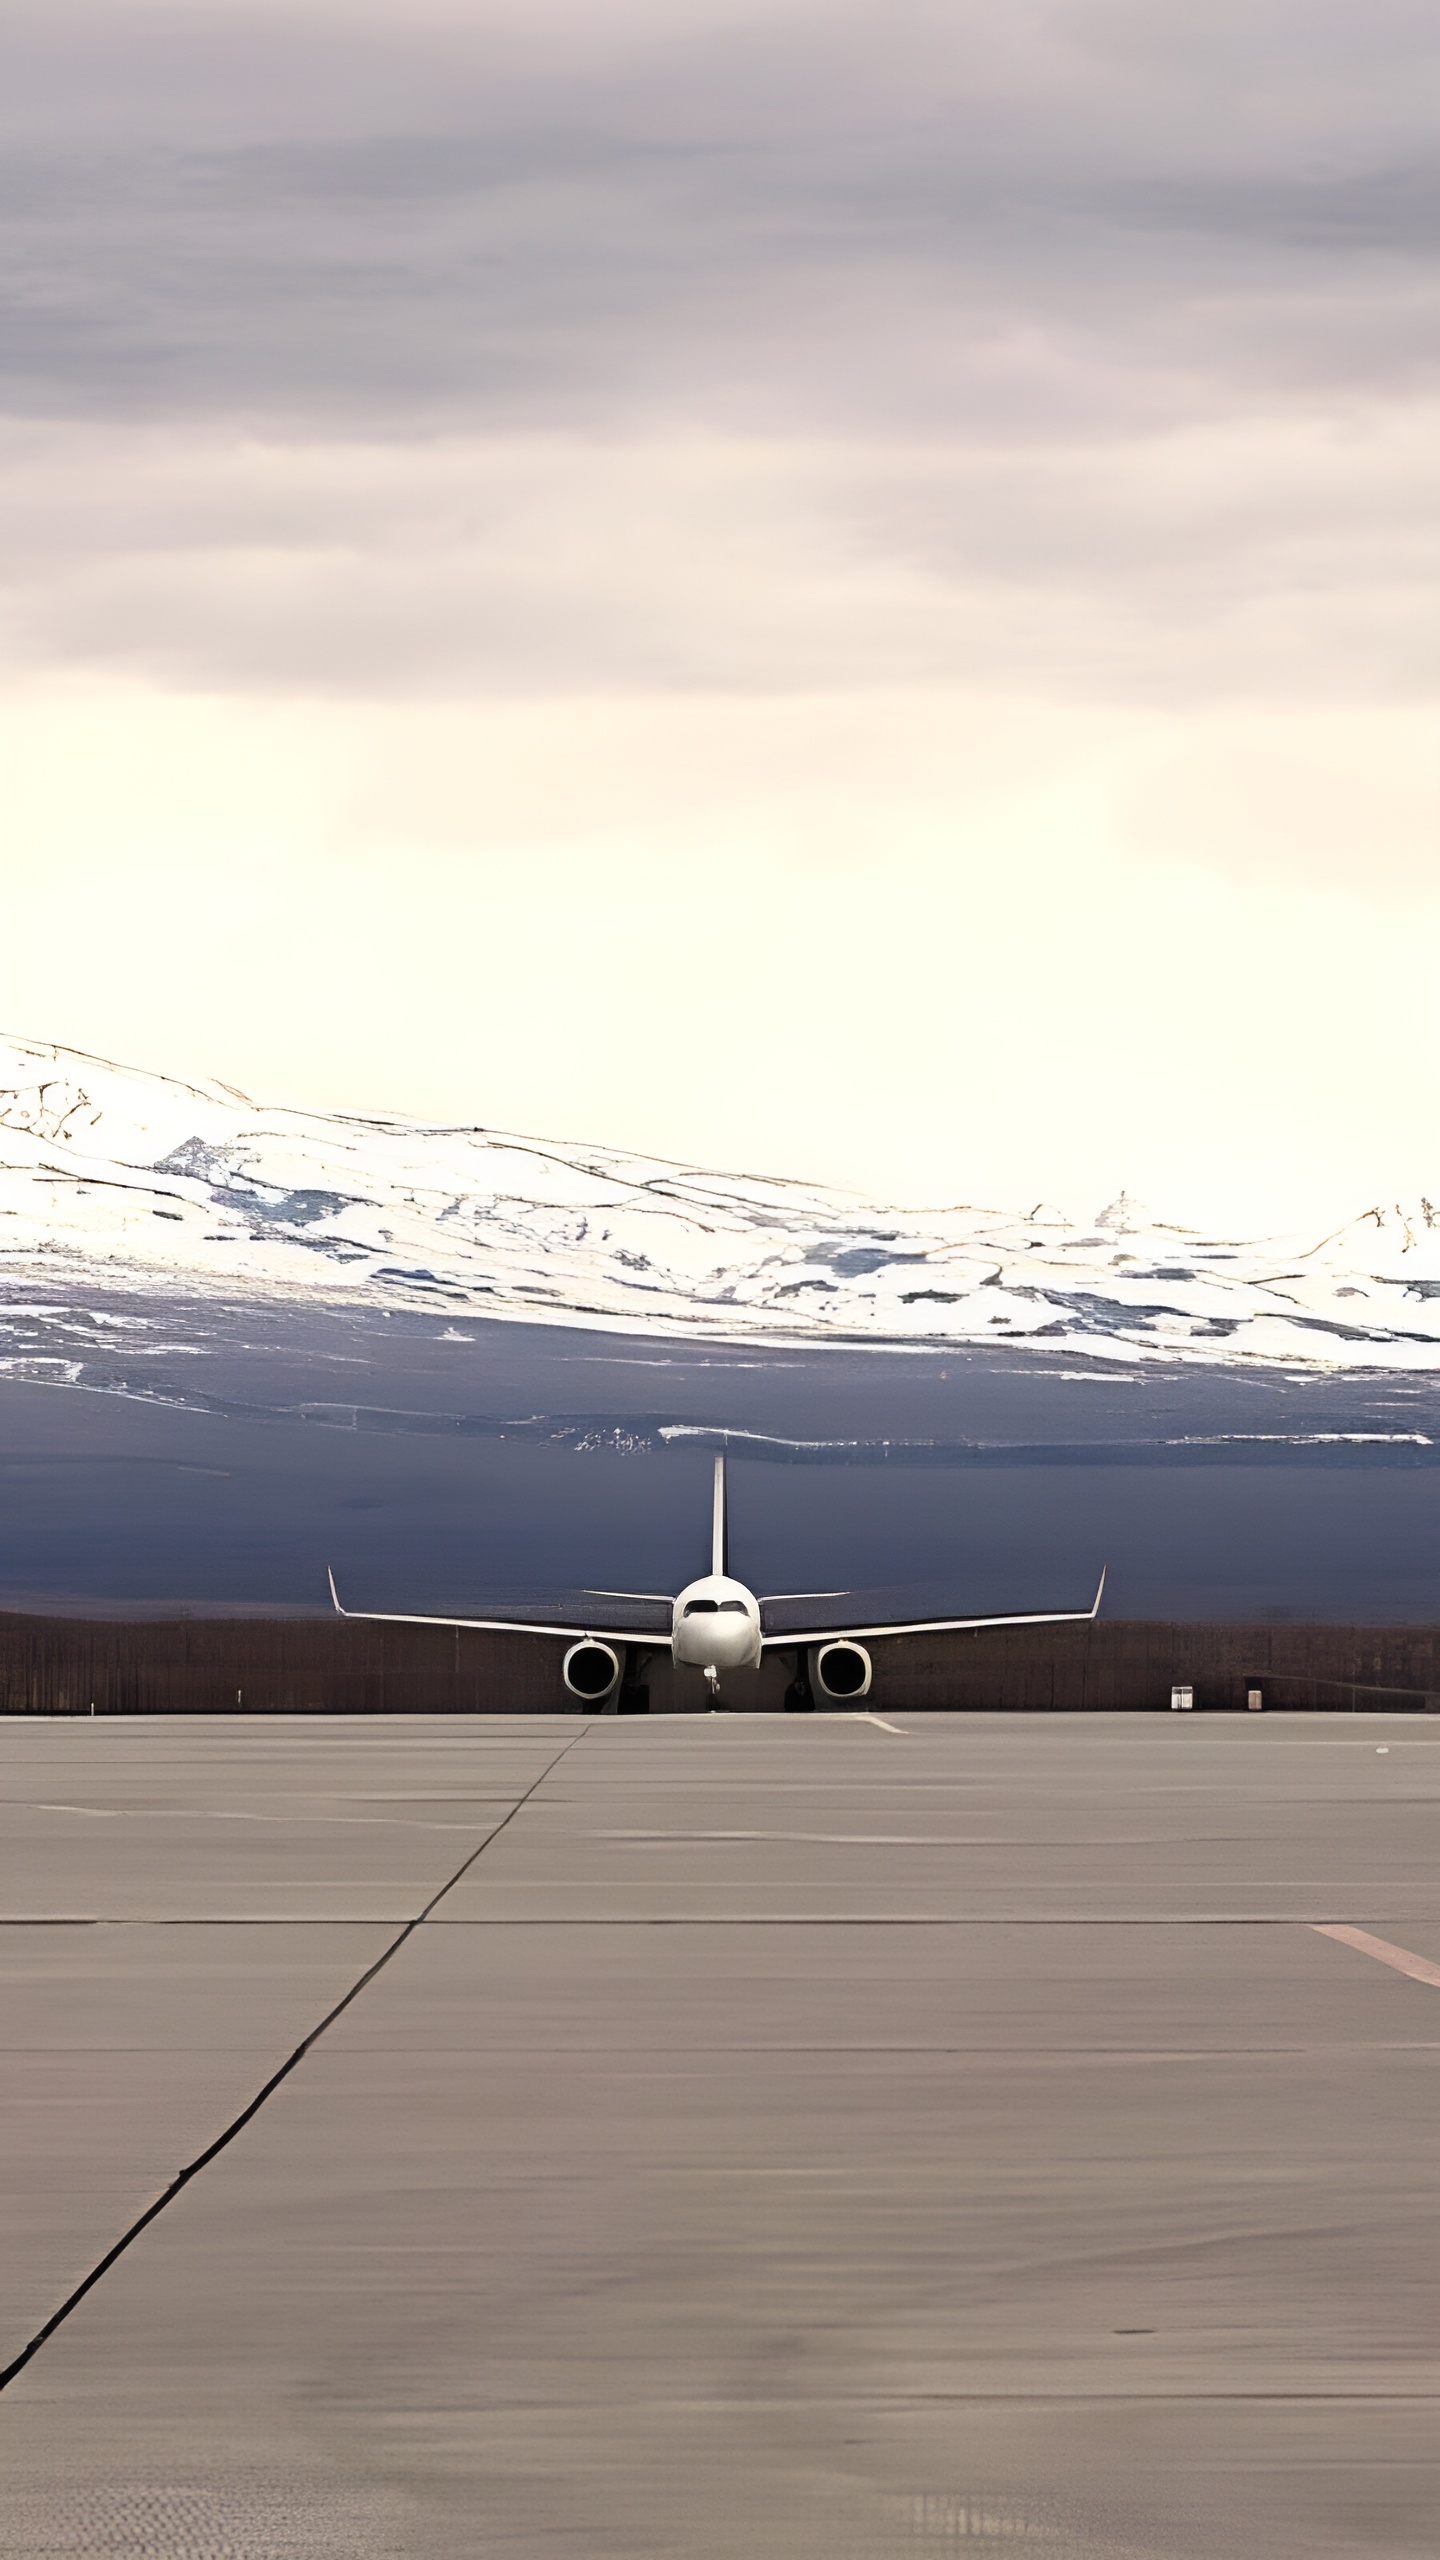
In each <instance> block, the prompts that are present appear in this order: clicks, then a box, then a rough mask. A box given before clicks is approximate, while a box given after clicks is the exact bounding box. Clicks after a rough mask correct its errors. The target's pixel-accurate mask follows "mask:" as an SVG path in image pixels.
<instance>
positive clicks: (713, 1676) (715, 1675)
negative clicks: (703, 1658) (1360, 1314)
mask: <svg viewBox="0 0 1440 2560" xmlns="http://www.w3.org/2000/svg"><path fill="white" fill-rule="evenodd" d="M705 1679H706V1683H707V1686H708V1688H709V1691H710V1704H711V1706H712V1707H713V1706H714V1704H715V1701H716V1699H717V1698H718V1697H719V1695H720V1674H719V1672H718V1671H717V1670H716V1668H715V1665H714V1663H713V1662H707V1663H706V1665H705Z"/></svg>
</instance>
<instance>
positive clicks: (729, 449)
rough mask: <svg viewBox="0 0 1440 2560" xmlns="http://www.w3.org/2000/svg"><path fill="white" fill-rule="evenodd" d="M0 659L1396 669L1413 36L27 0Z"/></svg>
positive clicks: (1419, 305)
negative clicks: (5, 625)
mask: <svg viewBox="0 0 1440 2560" xmlns="http://www.w3.org/2000/svg"><path fill="white" fill-rule="evenodd" d="M7 41H8V45H9V52H10V60H9V65H8V74H7V75H6V76H5V77H4V78H3V80H0V139H4V140H5V141H6V144H7V148H6V152H5V170H6V174H5V178H4V182H3V210H4V215H5V239H6V244H7V245H6V248H5V251H4V267H3V274H0V293H3V300H4V304H5V312H6V316H5V318H4V320H3V323H0V333H3V343H4V346H5V349H6V365H7V376H6V383H5V386H4V388H3V390H0V404H3V405H4V406H5V407H6V408H7V409H8V414H9V418H10V421H11V437H10V465H9V468H8V471H7V474H6V488H7V491H8V504H9V507H10V510H11V515H12V519H13V521H12V524H11V527H10V529H9V531H8V533H7V537H6V539H7V552H8V558H9V562H10V579H9V589H10V603H9V654H10V657H11V661H12V663H14V662H15V661H16V660H18V661H19V662H20V663H22V664H28V665H57V664H58V665H66V666H81V665H86V664H89V665H103V666H108V667H111V668H119V669H122V670H125V671H127V672H131V673H138V674H142V675H144V676H145V677H147V678H148V679H152V680H158V681H160V682H161V683H164V684H173V685H182V686H185V685H189V686H212V687H222V688H223V687H227V686H234V687H239V688H242V689H250V690H257V689H258V690H262V691H263V690H276V689H279V690H285V689H287V688H299V689H309V690H318V691H331V692H334V691H340V692H344V691H355V692H361V693H363V692H367V691H368V692H378V691H411V692H424V691H426V690H432V691H435V692H438V693H445V692H447V691H448V692H452V693H453V692H455V691H464V690H465V689H467V688H474V689H477V690H479V691H483V692H490V693H494V692H499V693H504V692H522V693H523V692H531V693H534V692H544V691H545V690H546V689H547V688H555V689H558V690H562V691H564V690H569V691H576V690H582V691H583V690H586V689H590V690H595V689H597V688H602V689H603V688H605V687H610V688H617V687H618V688H631V689H637V690H644V689H645V688H672V689H673V688H687V687H688V688H695V689H704V688H706V687H712V688H714V687H719V688H722V689H724V688H730V689H734V690H739V691H758V692H765V691H775V692H784V691H786V690H796V689H803V688H805V687H806V686H807V685H808V686H811V687H837V686H838V687H844V686H846V685H862V684H865V685H874V684H877V683H882V684H883V683H891V684H897V685H898V684H903V683H921V684H936V683H945V682H947V681H952V680H954V681H960V682H963V683H967V684H976V683H984V682H994V683H997V684H1002V685H1009V686H1012V687H1020V688H1022V689H1028V690H1030V691H1032V692H1034V693H1036V694H1039V695H1044V696H1047V697H1049V698H1052V699H1054V698H1064V697H1073V698H1076V699H1081V698H1085V699H1093V698H1094V697H1095V696H1097V695H1104V696H1107V697H1110V698H1127V699H1128V698H1134V699H1145V700H1151V701H1154V700H1163V701H1177V700H1183V699H1186V698H1190V697H1201V696H1203V697H1207V698H1215V697H1216V696H1217V695H1228V696H1230V697H1232V698H1233V697H1235V696H1237V695H1239V696H1246V695H1249V696H1252V697H1255V698H1273V697H1276V696H1289V697H1292V698H1294V697H1304V696H1309V697H1317V696H1323V697H1325V698H1328V699H1335V698H1337V697H1340V696H1343V695H1345V694H1346V693H1347V692H1348V693H1354V694H1356V695H1358V696H1360V697H1363V698H1366V699H1375V698H1377V697H1382V698H1383V697H1384V696H1385V695H1386V694H1387V693H1391V692H1398V693H1399V694H1401V695H1403V696H1405V697H1407V698H1412V699H1413V698H1414V697H1415V696H1417V695H1418V694H1420V693H1422V692H1423V691H1424V690H1425V689H1426V688H1427V687H1431V686H1433V682H1434V674H1435V667H1434V642H1433V629H1434V620H1433V612H1434V608H1433V597H1434V587H1435V582H1436V575H1437V566H1436V562H1435V560H1434V558H1433V545H1431V544H1429V543H1428V542H1426V541H1424V540H1422V539H1421V538H1420V535H1419V534H1418V532H1417V527H1422V526H1424V525H1426V524H1428V523H1431V522H1433V521H1434V514H1435V486H1434V482H1435V469H1436V466H1435V462H1434V455H1435V453H1436V451H1437V447H1440V440H1437V438H1436V436H1435V432H1434V402H1435V398H1436V394H1437V391H1440V383H1437V378H1436V377H1437V361H1436V356H1435V353H1434V350H1435V348H1436V346H1437V343H1440V334H1437V325H1436V324H1437V318H1440V312H1437V303H1440V292H1437V257H1436V250H1437V244H1440V176H1437V173H1436V172H1437V159H1436V149H1435V142H1436V137H1435V133H1434V126H1435V121H1436V119H1435V113H1434V106H1433V100H1434V99H1435V97H1436V96H1437V95H1440V22H1437V21H1436V19H1435V17H1434V14H1433V12H1432V11H1430V10H1429V9H1428V8H1424V9H1422V8H1421V7H1419V6H1418V5H1411V0H1374V5H1373V6H1372V7H1371V8H1370V9H1369V10H1368V11H1367V13H1366V15H1365V18H1364V22H1363V24H1362V23H1361V22H1360V20H1359V17H1358V15H1357V13H1355V12H1354V11H1353V10H1352V9H1350V8H1349V7H1348V6H1346V7H1342V6H1341V5H1340V0H1304V5H1301V0H1251V5H1247V6H1244V7H1242V6H1240V5H1238V0H1207V5H1206V6H1204V7H1203V8H1202V7H1201V6H1200V5H1199V0H1195V5H1193V6H1188V7H1180V8H1178V9H1169V10H1167V11H1165V12H1163V13H1159V12H1157V11H1156V10H1155V9H1154V8H1153V6H1152V5H1150V0H1143V4H1142V0H1012V5H1009V6H1007V7H1006V8H1005V9H1003V10H998V11H997V10H995V9H994V8H993V7H990V6H988V5H985V6H982V5H981V0H947V5H944V6H942V5H940V0H903V5H901V6H898V7H897V6H896V5H895V0H884V5H883V6H882V5H881V0H854V5H850V6H848V7H847V6H846V5H844V0H764V5H763V6H762V5H759V0H756V5H751V6H742V5H740V0H688V5H687V0H663V5H662V0H607V5H606V6H605V8H604V9H603V10H598V11H597V10H596V9H594V8H593V7H591V6H589V5H588V0H587V5H585V6H581V5H580V4H579V0H526V5H525V6H524V7H523V8H521V7H519V6H518V5H516V4H515V0H505V5H500V0H490V5H489V6H483V5H476V0H454V5H451V4H450V0H409V5H407V7H406V8H405V9H404V10H403V11H402V10H401V8H400V6H399V0H388V5H382V0H344V5H341V0H330V5H323V4H322V0H245V5H242V6H238V7H237V6H234V5H231V0H187V5H186V6H185V7H184V8H183V9H181V10H175V9H170V10H168V11H167V10H166V9H163V8H156V7H141V6H137V5H134V4H133V0H103V5H101V0H90V5H77V0H46V5H45V6H44V7H43V9H42V8H38V7H36V6H35V5H33V0H19V4H18V5H16V6H15V7H13V8H12V11H11V13H10V19H9V27H8V37H7Z"/></svg>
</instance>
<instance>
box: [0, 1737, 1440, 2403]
mask: <svg viewBox="0 0 1440 2560" xmlns="http://www.w3.org/2000/svg"><path fill="white" fill-rule="evenodd" d="M576 1739H577V1740H578V1739H579V1737H578V1735H577V1736H576ZM567 1748H573V1745H567ZM542 1781H543V1772H542V1777H541V1778H538V1779H537V1780H536V1782H535V1783H536V1785H537V1786H539V1785H540V1784H541V1783H542ZM532 1792H533V1790H532ZM520 1802H521V1804H523V1802H524V1798H523V1797H522V1798H521V1800H520ZM519 1810H520V1805H519V1804H517V1805H516V1806H515V1807H514V1811H515V1812H516V1813H518V1812H519ZM509 1818H510V1817H509V1816H508V1815H507V1817H506V1819H507V1820H508V1819H509ZM503 1828H504V1824H502V1823H497V1824H496V1826H495V1831H493V1832H491V1834H490V1838H489V1839H487V1840H483V1841H482V1842H481V1844H480V1848H481V1849H487V1848H488V1847H489V1845H490V1840H493V1839H494V1838H495V1836H496V1833H497V1832H499V1831H501V1830H503ZM479 1855H480V1850H478V1849H477V1850H476V1852H475V1856H476V1857H478V1856H479ZM473 1863H474V1861H473V1859H470V1860H467V1861H466V1865H467V1866H468V1865H473ZM464 1874H465V1867H461V1868H459V1869H458V1870H457V1873H456V1874H455V1875H453V1876H452V1877H451V1878H450V1882H449V1883H448V1884H445V1885H442V1886H441V1888H440V1891H439V1892H438V1893H437V1894H436V1896H435V1898H434V1901H432V1902H430V1903H428V1904H427V1906H426V1908H425V1910H424V1911H423V1912H421V1913H420V1915H419V1917H418V1918H417V1919H414V1920H409V1921H407V1922H406V1924H405V1928H404V1930H403V1931H402V1933H401V1936H400V1937H399V1938H397V1939H396V1941H395V1947H392V1948H391V1949H390V1950H389V1952H388V1953H387V1954H386V1955H384V1956H382V1957H381V1958H380V1959H379V1962H380V1963H381V1964H386V1963H388V1962H389V1958H390V1955H393V1954H394V1952H395V1948H396V1947H399V1946H400V1945H402V1944H403V1942H404V1938H405V1937H406V1936H408V1935H409V1934H410V1932H411V1931H412V1930H415V1929H418V1928H419V1926H420V1923H421V1921H422V1920H428V1919H429V1917H430V1915H431V1913H432V1912H433V1911H434V1909H435V1904H436V1903H437V1902H439V1901H441V1900H443V1898H444V1896H445V1895H446V1894H448V1893H449V1892H450V1891H451V1889H452V1887H453V1886H454V1885H456V1884H457V1883H459V1882H460V1880H461V1878H462V1877H463V1876H464ZM1414 1916H1415V1918H1416V1919H1418V1920H1419V1921H1420V1922H1421V1924H1422V1925H1423V1926H1425V1927H1427V1928H1428V1927H1429V1926H1430V1925H1431V1923H1432V1921H1433V1920H1435V1919H1436V1918H1440V1913H1434V1912H1425V1913H1417V1914H1415V1915H1414ZM393 1918H394V1914H393V1913H387V1912H383V1911H382V1912H378V1913H377V1912H374V1911H280V1912H275V1911H261V1912H255V1913H253V1914H252V1913H249V1912H223V1913H219V1914H217V1913H215V1912H204V1911H202V1912H190V1911H182V1912H151V1911H142V1912H122V1913H120V1914H119V1915H111V1914H109V1913H106V1912H103V1911H102V1912H94V1911H89V1912H60V1913H56V1912H53V1911H51V1912H39V1913H35V1914H27V1913H24V1912H21V1913H19V1914H16V1913H11V1914H9V1915H8V1916H0V1929H383V1928H385V1927H387V1926H388V1925H389V1924H390V1923H391V1921H393ZM436 1925H437V1926H438V1927H440V1928H444V1929H1070V1930H1073V1929H1312V1930H1314V1931H1316V1932H1317V1934H1318V1935H1319V1936H1321V1937H1329V1938H1340V1939H1341V1940H1342V1941H1343V1942H1345V1943H1353V1941H1354V1938H1355V1937H1357V1936H1359V1937H1363V1936H1364V1934H1365V1933H1364V1931H1357V1932H1353V1933H1352V1932H1351V1931H1349V1930H1348V1929H1346V1928H1344V1927H1343V1926H1342V1925H1341V1924H1339V1923H1332V1922H1329V1921H1324V1920H1311V1919H1310V1918H1308V1917H1307V1915H1306V1914H1305V1913H1304V1912H1303V1911H1299V1912H1296V1911H1178V1912H1174V1911H1099V1912H1080V1913H1076V1912H1070V1911H958V1912H957V1911H678V1912H672V1911H658V1912H655V1911H621V1912H613V1911H529V1912H526V1911H498V1912H475V1913H473V1914H472V1913H464V1914H461V1915H459V1916H457V1915H456V1914H454V1913H452V1912H446V1913H445V1914H444V1915H443V1917H442V1918H441V1919H440V1920H439V1921H438V1922H437V1924H436ZM1374 1943H1375V1944H1376V1945H1381V1946H1383V1945H1386V1944H1387V1943H1388V1942H1387V1941H1385V1940H1383V1939H1381V1940H1377V1941H1375V1942H1374ZM1371 1952H1372V1949H1371V1948H1368V1947H1367V1948H1364V1949H1362V1953H1365V1954H1369V1953H1371ZM1394 1952H1395V1954H1396V1955H1405V1954H1406V1950H1405V1949H1404V1948H1403V1947H1401V1948H1397V1949H1396V1950H1395V1951H1394ZM1391 1960H1393V1959H1391V1958H1386V1959H1382V1961H1391ZM1425 1961H1426V1959H1425V1958H1424V1957H1422V1956H1414V1957H1407V1963H1408V1964H1410V1965H1418V1964H1423V1963H1424V1962H1425ZM1435 1970H1436V1972H1440V1967H1436V1969H1435ZM1416 1978H1417V1979H1418V1980H1421V1981H1429V1980H1430V1979H1431V1978H1432V1977H1431V1975H1429V1974H1422V1975H1419V1976H1417V1977H1416ZM364 1979H365V1980H368V1979H369V1977H368V1975H367V1976H366V1977H364ZM356 1987H357V1989H358V1988H361V1987H363V1985H357V1986H356ZM354 1996H355V1995H354V1993H353V1992H351V1993H347V1995H346V1997H347V1999H353V1998H354ZM343 2005H344V2004H343V2003H342V2006H343ZM336 2014H338V2012H332V2015H336ZM325 2024H326V2025H328V2024H329V2020H328V2019H327V2020H326V2021H325ZM322 2032H323V2029H322V2028H317V2030H316V2033H317V2034H319V2033H322ZM3 2386H4V2377H3V2375H0V2388H3Z"/></svg>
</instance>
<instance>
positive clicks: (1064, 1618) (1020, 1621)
mask: <svg viewBox="0 0 1440 2560" xmlns="http://www.w3.org/2000/svg"><path fill="white" fill-rule="evenodd" d="M1107 1571H1108V1567H1107ZM1104 1591H1105V1575H1104V1573H1102V1574H1101V1576H1100V1582H1099V1586H1098V1588H1097V1590H1096V1593H1095V1597H1094V1599H1093V1600H1092V1601H1091V1603H1090V1606H1089V1608H1088V1609H1025V1610H1021V1611H1019V1612H1018V1613H1016V1614H1013V1615H1006V1616H1002V1617H994V1618H896V1619H891V1620H890V1621H889V1622H888V1623H887V1624H886V1625H884V1626H879V1627H809V1628H801V1627H795V1628H792V1629H790V1630H789V1631H788V1632H787V1633H786V1634H784V1635H773V1636H762V1637H761V1639H760V1641H761V1644H762V1645H763V1646H764V1647H765V1648H766V1650H767V1651H768V1650H769V1649H771V1648H772V1647H773V1648H774V1650H775V1651H776V1652H779V1651H780V1650H781V1649H782V1648H783V1647H784V1646H786V1645H789V1646H791V1647H794V1646H798V1645H807V1644H846V1643H848V1644H860V1643H865V1642H869V1641H870V1640H871V1639H872V1638H874V1637H878V1636H941V1635H952V1634H953V1635H961V1634H964V1633H966V1632H967V1631H969V1630H972V1629H974V1628H976V1627H1063V1626H1073V1625H1077V1624H1080V1623H1082V1622H1087V1623H1088V1621H1089V1620H1090V1619H1092V1618H1094V1617H1097V1616H1098V1614H1099V1610H1100V1602H1101V1600H1102V1598H1103V1596H1104ZM837 1597H838V1594H837Z"/></svg>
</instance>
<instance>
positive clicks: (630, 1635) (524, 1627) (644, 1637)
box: [325, 1565, 670, 1645]
mask: <svg viewBox="0 0 1440 2560" xmlns="http://www.w3.org/2000/svg"><path fill="white" fill-rule="evenodd" d="M325 1571H326V1575H327V1578H328V1580H329V1584H330V1597H331V1599H332V1600H333V1601H334V1603H335V1607H336V1609H337V1611H338V1612H339V1615H340V1616H341V1617H342V1618H356V1619H361V1618H363V1619H365V1620H366V1621H368V1622H369V1623H370V1624H372V1625H377V1626H385V1627H473V1628H476V1629H478V1630H479V1631H480V1632H481V1633H483V1634H486V1635H502V1636H566V1637H568V1638H569V1640H570V1642H571V1643H572V1644H582V1643H584V1642H586V1641H587V1640H588V1641H589V1642H591V1643H599V1644H637V1645H646V1644H648V1645H659V1644H668V1643H669V1641H670V1639H669V1636H668V1635H658V1634H655V1633H653V1632H651V1633H647V1632H646V1630H645V1629H644V1628H643V1627H623V1628H619V1627H592V1626H588V1625H586V1626H576V1625H571V1626H568V1627H554V1626H549V1625H542V1624H541V1623H540V1621H539V1620H538V1619H535V1618H430V1617H420V1616H417V1615H415V1614H414V1613H413V1612H412V1611H410V1610H408V1609H347V1608H346V1607H345V1605H344V1603H343V1601H342V1600H341V1597H340V1594H339V1592H338V1591H337V1590H336V1588H335V1576H334V1573H333V1572H332V1571H331V1568H330V1567H329V1565H327V1566H326V1568H325ZM610 1596H611V1597H612V1598H618V1597H619V1596H620V1595H619V1594H618V1593H612V1594H611V1595H610Z"/></svg>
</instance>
